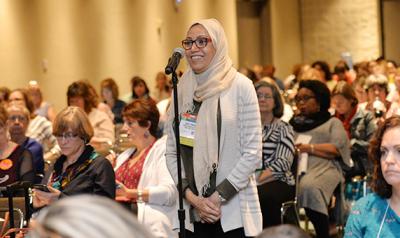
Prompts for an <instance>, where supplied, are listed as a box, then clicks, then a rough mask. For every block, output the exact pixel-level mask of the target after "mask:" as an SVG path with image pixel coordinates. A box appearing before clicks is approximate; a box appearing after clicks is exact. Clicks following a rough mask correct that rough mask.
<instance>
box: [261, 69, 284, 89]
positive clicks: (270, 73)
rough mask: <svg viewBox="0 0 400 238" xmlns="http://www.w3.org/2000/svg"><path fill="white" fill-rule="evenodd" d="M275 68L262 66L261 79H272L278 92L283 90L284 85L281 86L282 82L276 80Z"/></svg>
mask: <svg viewBox="0 0 400 238" xmlns="http://www.w3.org/2000/svg"><path fill="white" fill-rule="evenodd" d="M275 70H276V69H275V66H273V65H272V64H267V65H264V67H263V70H262V72H261V77H262V78H263V77H269V78H271V79H273V80H274V81H275V83H276V85H278V86H279V90H282V91H283V90H285V85H284V84H283V82H282V80H280V79H278V78H277V77H276V76H275Z"/></svg>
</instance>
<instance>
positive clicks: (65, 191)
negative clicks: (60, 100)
mask: <svg viewBox="0 0 400 238" xmlns="http://www.w3.org/2000/svg"><path fill="white" fill-rule="evenodd" d="M53 131H54V135H55V136H56V138H57V141H58V144H59V145H60V148H61V152H62V155H61V157H59V158H58V159H57V161H56V162H55V164H54V170H53V172H52V175H51V177H50V181H49V183H48V185H49V186H47V187H48V188H49V190H50V192H44V191H40V190H38V189H34V200H33V205H34V207H36V208H39V207H43V206H46V205H49V204H51V203H52V202H54V201H56V200H58V199H59V198H61V197H63V196H69V195H76V194H84V193H87V194H97V195H101V196H105V197H109V198H112V199H113V198H114V197H115V175H114V170H113V168H112V166H111V164H110V162H109V161H108V160H106V159H105V158H104V157H102V156H101V155H99V154H98V153H96V151H95V150H94V149H93V147H92V146H90V145H89V144H88V142H89V141H90V139H91V138H92V136H93V128H92V126H91V125H90V122H89V119H88V118H87V116H86V114H85V112H84V111H83V110H81V109H80V108H78V107H67V108H65V109H64V110H62V111H61V112H60V113H58V114H57V116H56V119H55V120H54V125H53Z"/></svg>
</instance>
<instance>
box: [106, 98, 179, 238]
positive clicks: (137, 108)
mask: <svg viewBox="0 0 400 238" xmlns="http://www.w3.org/2000/svg"><path fill="white" fill-rule="evenodd" d="M122 116H123V118H124V126H123V129H124V130H126V132H127V134H128V137H129V138H130V140H131V142H132V144H134V145H135V147H134V148H131V149H128V150H126V151H125V152H123V153H122V154H121V155H120V156H118V158H117V159H116V161H115V168H114V169H115V171H116V179H117V183H119V185H120V189H117V200H118V201H123V202H131V203H133V204H134V205H137V213H138V219H139V221H140V222H141V223H143V224H145V225H147V226H148V227H149V229H150V230H151V231H152V232H153V234H154V235H155V236H156V237H174V236H175V235H174V234H173V233H172V223H171V221H170V218H171V217H173V216H174V215H176V214H175V213H176V209H175V201H176V196H177V190H176V187H175V184H174V181H173V180H172V178H171V175H170V174H169V172H168V169H167V165H166V162H165V148H166V137H163V138H161V139H159V140H157V138H156V133H157V128H158V120H159V113H158V110H157V107H156V105H155V104H154V103H153V102H151V101H149V100H147V99H136V100H133V101H132V102H131V103H130V104H129V105H127V106H126V107H125V108H124V110H123V112H122ZM109 158H110V159H112V156H110V157H109Z"/></svg>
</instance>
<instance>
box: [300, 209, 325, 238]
mask: <svg viewBox="0 0 400 238" xmlns="http://www.w3.org/2000/svg"><path fill="white" fill-rule="evenodd" d="M304 210H305V211H306V215H307V217H308V219H310V221H311V223H312V224H313V226H314V229H315V233H317V238H326V237H329V218H328V216H327V215H325V214H323V213H319V212H317V211H314V210H311V209H309V208H304Z"/></svg>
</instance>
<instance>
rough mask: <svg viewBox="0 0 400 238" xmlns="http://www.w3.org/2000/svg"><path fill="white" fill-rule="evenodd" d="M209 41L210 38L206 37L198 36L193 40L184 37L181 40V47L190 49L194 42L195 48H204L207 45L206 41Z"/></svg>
mask: <svg viewBox="0 0 400 238" xmlns="http://www.w3.org/2000/svg"><path fill="white" fill-rule="evenodd" d="M208 42H211V38H208V37H198V38H197V39H195V40H190V39H185V40H183V41H182V47H183V48H184V49H185V50H190V49H192V46H193V43H195V44H196V46H197V48H204V47H206V46H207V43H208Z"/></svg>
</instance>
